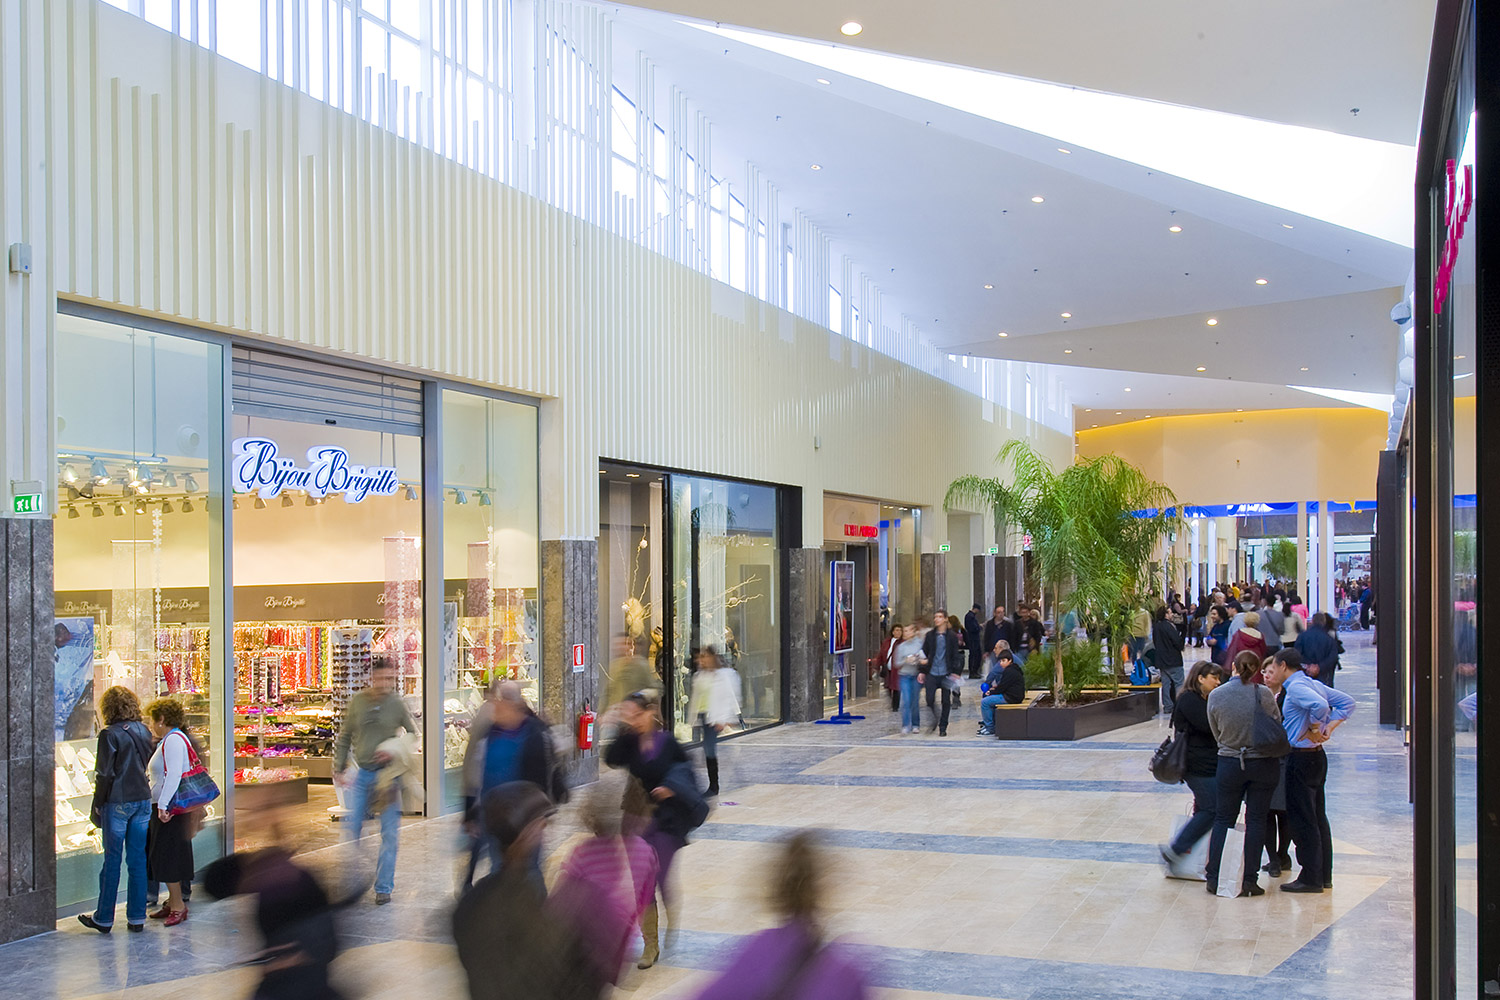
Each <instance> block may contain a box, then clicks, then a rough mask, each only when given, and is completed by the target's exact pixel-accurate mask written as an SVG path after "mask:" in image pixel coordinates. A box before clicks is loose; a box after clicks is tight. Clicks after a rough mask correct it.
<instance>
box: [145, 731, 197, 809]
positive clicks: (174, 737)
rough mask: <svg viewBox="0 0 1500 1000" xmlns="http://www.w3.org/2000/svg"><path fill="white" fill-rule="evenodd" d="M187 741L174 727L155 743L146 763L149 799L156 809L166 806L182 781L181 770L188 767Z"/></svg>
mask: <svg viewBox="0 0 1500 1000" xmlns="http://www.w3.org/2000/svg"><path fill="white" fill-rule="evenodd" d="M188 766H189V764H188V741H187V737H186V736H184V735H183V734H182V731H181V730H179V729H174V730H172V731H171V732H169V733H167V735H166V736H165V737H164V738H163V739H162V741H161V742H160V743H158V744H157V745H156V752H155V753H153V754H152V755H151V760H150V762H149V763H148V764H147V765H146V772H147V774H149V775H150V776H151V801H152V802H154V803H156V807H157V808H158V809H165V808H167V805H168V803H170V802H171V801H172V796H174V795H176V794H177V786H178V785H179V784H181V783H182V772H184V771H186V770H187V769H188Z"/></svg>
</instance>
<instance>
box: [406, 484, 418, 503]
mask: <svg viewBox="0 0 1500 1000" xmlns="http://www.w3.org/2000/svg"><path fill="white" fill-rule="evenodd" d="M416 498H417V488H416V487H415V486H413V485H411V484H410V483H407V484H406V499H408V500H415V499H416Z"/></svg>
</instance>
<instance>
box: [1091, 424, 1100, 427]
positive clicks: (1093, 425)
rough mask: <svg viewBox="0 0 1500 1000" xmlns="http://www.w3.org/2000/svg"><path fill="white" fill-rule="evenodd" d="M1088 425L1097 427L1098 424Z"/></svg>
mask: <svg viewBox="0 0 1500 1000" xmlns="http://www.w3.org/2000/svg"><path fill="white" fill-rule="evenodd" d="M1089 426H1090V427H1098V426H1099V425H1098V424H1089Z"/></svg>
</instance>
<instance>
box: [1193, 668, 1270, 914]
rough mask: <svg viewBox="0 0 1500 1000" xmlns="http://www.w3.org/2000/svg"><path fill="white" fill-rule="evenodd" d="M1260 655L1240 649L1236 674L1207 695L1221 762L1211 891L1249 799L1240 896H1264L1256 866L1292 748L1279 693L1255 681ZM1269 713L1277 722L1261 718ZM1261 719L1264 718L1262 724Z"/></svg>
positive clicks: (1210, 868)
mask: <svg viewBox="0 0 1500 1000" xmlns="http://www.w3.org/2000/svg"><path fill="white" fill-rule="evenodd" d="M1260 670H1261V658H1260V657H1259V656H1257V655H1256V654H1255V653H1250V652H1245V653H1240V654H1239V655H1238V656H1236V657H1235V659H1234V673H1235V676H1233V677H1231V678H1230V679H1229V680H1227V681H1225V682H1224V683H1223V684H1221V685H1219V686H1218V687H1217V688H1215V689H1214V690H1213V692H1212V693H1211V694H1209V696H1208V724H1209V727H1210V728H1211V729H1212V730H1213V734H1214V739H1216V740H1218V742H1219V768H1218V774H1217V779H1218V780H1217V788H1216V790H1215V791H1216V794H1217V796H1218V803H1217V806H1216V808H1215V810H1214V832H1213V838H1212V839H1211V840H1210V841H1209V844H1208V871H1207V873H1206V874H1207V876H1208V891H1209V892H1210V893H1214V892H1216V891H1217V888H1218V884H1219V865H1220V862H1221V861H1223V858H1224V838H1225V837H1226V836H1227V834H1228V833H1229V828H1230V827H1231V826H1234V823H1235V820H1237V819H1238V818H1239V815H1240V803H1241V802H1243V803H1244V804H1245V866H1244V869H1243V875H1242V876H1241V881H1240V891H1239V895H1241V896H1264V895H1265V894H1266V890H1264V889H1262V888H1261V887H1260V880H1259V877H1258V874H1257V869H1258V868H1259V867H1260V852H1261V848H1262V847H1263V846H1264V845H1265V842H1266V815H1267V814H1268V813H1269V812H1270V810H1271V795H1272V793H1274V792H1275V791H1276V782H1277V781H1278V780H1280V778H1281V761H1280V758H1282V757H1285V756H1286V755H1287V754H1288V753H1290V752H1291V746H1290V745H1289V744H1288V743H1287V739H1286V732H1285V731H1284V730H1282V728H1281V709H1279V708H1277V707H1276V696H1275V695H1273V694H1271V692H1270V691H1269V690H1267V689H1266V686H1265V685H1264V684H1258V683H1256V679H1257V678H1258V677H1259V675H1260ZM1261 716H1266V717H1268V718H1269V719H1270V721H1271V722H1272V723H1274V724H1275V725H1269V724H1267V723H1264V722H1260V721H1259V720H1260V717H1261ZM1258 723H1259V724H1258Z"/></svg>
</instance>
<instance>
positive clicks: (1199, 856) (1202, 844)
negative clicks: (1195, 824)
mask: <svg viewBox="0 0 1500 1000" xmlns="http://www.w3.org/2000/svg"><path fill="white" fill-rule="evenodd" d="M1191 808H1192V807H1191V806H1190V807H1189V810H1190V811H1191ZM1189 818H1190V817H1189V816H1179V817H1177V822H1175V823H1173V824H1172V839H1171V840H1169V841H1167V843H1169V844H1175V843H1177V837H1178V835H1179V834H1181V833H1182V828H1183V827H1185V826H1187V824H1188V819H1189ZM1212 834H1213V831H1212V830H1210V831H1209V832H1208V833H1205V834H1204V835H1203V836H1201V837H1199V838H1198V842H1197V843H1196V844H1194V845H1193V848H1192V850H1190V851H1188V853H1187V857H1185V858H1184V859H1183V861H1182V864H1183V867H1184V868H1188V869H1190V870H1192V871H1195V872H1201V871H1202V870H1203V869H1204V868H1206V867H1208V842H1209V840H1210V839H1211V837H1212Z"/></svg>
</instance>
